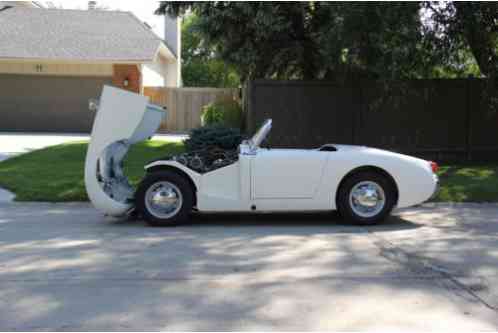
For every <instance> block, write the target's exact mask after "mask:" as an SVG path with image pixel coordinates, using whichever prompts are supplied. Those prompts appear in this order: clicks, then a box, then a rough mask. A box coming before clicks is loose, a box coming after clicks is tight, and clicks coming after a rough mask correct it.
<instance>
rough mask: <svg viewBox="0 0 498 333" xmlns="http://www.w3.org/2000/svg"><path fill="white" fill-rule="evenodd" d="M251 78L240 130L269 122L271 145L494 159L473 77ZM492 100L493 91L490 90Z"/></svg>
mask: <svg viewBox="0 0 498 333" xmlns="http://www.w3.org/2000/svg"><path fill="white" fill-rule="evenodd" d="M398 84H399V87H403V93H400V91H401V90H399V91H398V92H396V91H393V92H391V93H389V92H386V91H384V90H383V86H382V85H381V84H379V83H378V82H375V81H369V80H359V81H356V82H348V83H337V82H325V81H272V80H255V81H253V82H251V83H250V84H249V85H248V88H247V89H248V90H247V91H246V96H247V103H248V112H247V125H248V126H247V127H248V131H249V132H253V131H254V130H255V129H256V128H257V127H258V126H259V124H260V123H261V122H262V121H263V120H264V119H265V118H273V129H272V132H271V135H270V144H271V145H272V146H280V147H307V148H309V147H317V146H320V145H321V144H324V143H329V142H330V143H346V144H348V143H349V144H360V145H368V146H373V147H380V148H385V149H390V150H394V151H400V152H404V153H409V154H414V155H418V156H421V157H425V158H428V159H435V160H440V161H441V160H456V161H465V160H475V161H485V160H488V161H489V160H494V161H497V160H498V113H497V112H493V111H492V110H491V108H490V107H489V103H486V102H484V101H483V92H484V90H485V84H486V82H485V81H484V80H479V79H454V80H452V79H448V80H413V81H404V82H399V83H398ZM495 96H498V93H497V92H495Z"/></svg>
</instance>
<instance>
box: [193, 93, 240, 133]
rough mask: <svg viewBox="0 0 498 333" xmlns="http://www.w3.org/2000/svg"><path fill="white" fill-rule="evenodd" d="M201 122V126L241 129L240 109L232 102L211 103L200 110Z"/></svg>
mask: <svg viewBox="0 0 498 333" xmlns="http://www.w3.org/2000/svg"><path fill="white" fill-rule="evenodd" d="M201 121H202V125H203V126H214V125H218V126H225V127H233V128H241V126H242V107H241V106H240V104H239V103H238V102H237V101H234V100H224V101H215V102H212V103H210V104H208V105H206V106H204V107H203V108H202V114H201Z"/></svg>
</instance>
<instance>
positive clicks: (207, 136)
mask: <svg viewBox="0 0 498 333" xmlns="http://www.w3.org/2000/svg"><path fill="white" fill-rule="evenodd" d="M243 139H244V138H243V136H242V134H241V133H240V130H239V129H236V128H227V127H222V126H219V125H215V126H204V127H200V128H196V129H193V130H192V131H191V132H190V137H189V138H188V139H187V140H185V148H186V149H187V151H195V150H200V149H210V148H214V147H218V148H222V149H228V150H231V149H237V147H238V146H239V144H240V143H241V142H242V140H243Z"/></svg>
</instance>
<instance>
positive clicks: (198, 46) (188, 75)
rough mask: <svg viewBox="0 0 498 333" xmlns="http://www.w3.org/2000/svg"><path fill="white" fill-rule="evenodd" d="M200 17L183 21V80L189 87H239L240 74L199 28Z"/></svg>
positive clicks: (191, 17) (191, 16) (187, 16)
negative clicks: (221, 57) (222, 58)
mask: <svg viewBox="0 0 498 333" xmlns="http://www.w3.org/2000/svg"><path fill="white" fill-rule="evenodd" d="M197 22H198V17H197V16H196V15H195V14H190V15H186V16H185V18H184V19H183V21H182V78H183V84H184V85H185V86H187V87H237V86H238V85H239V84H240V79H239V76H238V74H237V73H236V72H235V70H234V69H233V67H232V66H228V65H227V64H226V63H225V62H224V61H223V60H221V59H220V58H219V56H218V55H217V54H216V52H215V50H214V49H213V47H212V46H211V45H209V44H208V43H207V42H206V41H205V40H204V38H203V36H202V34H201V33H200V31H199V30H198V27H197Z"/></svg>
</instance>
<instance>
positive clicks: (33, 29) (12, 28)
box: [0, 2, 181, 132]
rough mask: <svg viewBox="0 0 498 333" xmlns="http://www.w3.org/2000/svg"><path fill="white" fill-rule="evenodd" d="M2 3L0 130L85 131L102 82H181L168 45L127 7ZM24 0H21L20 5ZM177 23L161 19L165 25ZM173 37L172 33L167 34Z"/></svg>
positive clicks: (130, 86) (138, 87)
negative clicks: (123, 9)
mask: <svg viewBox="0 0 498 333" xmlns="http://www.w3.org/2000/svg"><path fill="white" fill-rule="evenodd" d="M6 3H7V2H4V3H3V4H2V3H1V2H0V27H1V28H0V130H9V131H67V132H89V131H90V130H91V126H92V123H93V116H94V115H93V114H92V113H91V112H89V111H88V99H90V98H95V97H98V96H99V95H100V91H101V89H102V86H103V85H104V84H110V85H114V86H117V87H120V88H123V89H127V90H130V91H134V92H137V93H142V92H143V82H144V81H147V80H148V76H150V75H153V76H156V84H155V85H158V84H157V77H158V78H159V79H160V82H159V85H164V86H171V87H177V86H179V84H180V80H181V79H180V62H179V60H178V57H177V54H176V52H174V51H172V46H168V44H169V45H173V46H175V47H177V46H178V44H177V43H178V36H173V35H172V38H173V39H172V40H171V41H169V42H168V41H165V40H163V39H162V38H160V37H159V36H157V35H156V34H154V33H153V32H152V31H151V29H150V28H149V27H148V26H147V25H146V24H144V23H143V22H141V21H140V20H139V19H138V18H137V17H135V16H134V15H133V14H131V13H129V12H120V11H108V10H67V9H52V8H40V6H37V5H36V2H35V5H29V2H24V4H25V5H22V6H21V5H17V6H16V5H15V6H10V5H7V6H6V5H5V4H6ZM26 3H27V5H26ZM174 24H175V22H170V24H169V25H168V24H166V28H165V29H168V27H169V28H171V26H172V25H173V26H174ZM170 37H171V36H170Z"/></svg>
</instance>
